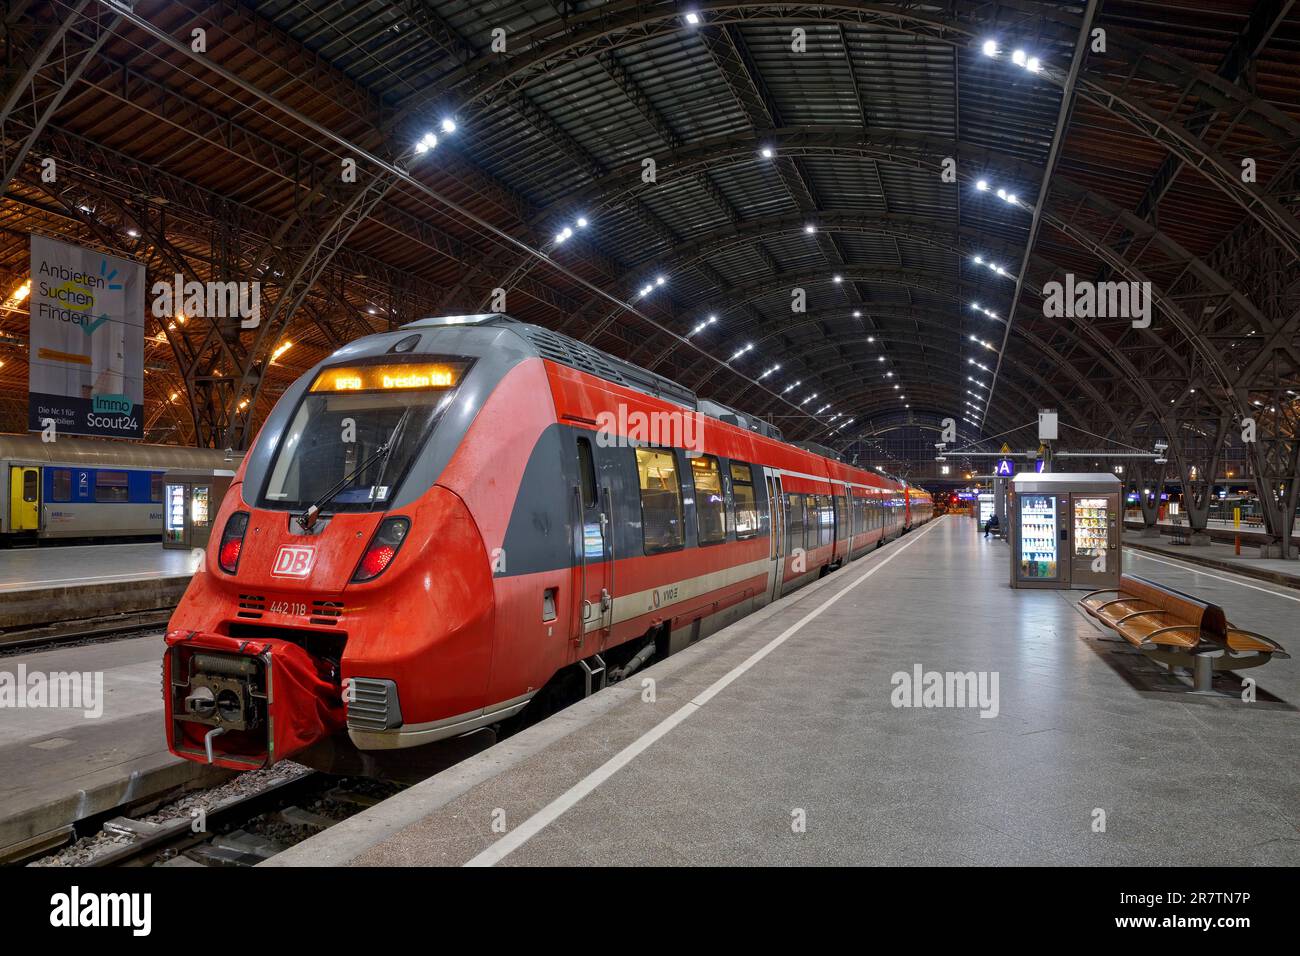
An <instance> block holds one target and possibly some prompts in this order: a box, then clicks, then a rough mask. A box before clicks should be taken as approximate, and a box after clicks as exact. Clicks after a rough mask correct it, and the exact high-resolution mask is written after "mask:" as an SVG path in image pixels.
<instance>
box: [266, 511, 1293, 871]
mask: <svg viewBox="0 0 1300 956" xmlns="http://www.w3.org/2000/svg"><path fill="white" fill-rule="evenodd" d="M1125 561H1126V562H1130V564H1131V566H1132V567H1133V568H1134V569H1135V570H1136V571H1137V572H1138V573H1141V574H1144V575H1146V576H1149V577H1153V578H1156V579H1158V580H1161V581H1164V582H1166V583H1169V584H1171V585H1172V586H1174V587H1179V588H1182V589H1184V590H1190V591H1193V592H1194V593H1203V594H1205V595H1206V596H1207V597H1210V598H1211V599H1213V600H1216V601H1219V602H1221V603H1222V604H1223V605H1224V606H1225V608H1226V609H1227V612H1228V615H1229V616H1230V617H1231V618H1232V619H1233V620H1234V621H1236V622H1237V623H1238V624H1240V625H1241V626H1243V627H1249V628H1251V629H1254V630H1259V631H1261V632H1263V633H1266V634H1270V635H1273V636H1275V637H1276V638H1277V639H1279V640H1280V641H1282V643H1283V644H1288V643H1296V641H1295V638H1294V635H1295V627H1294V623H1293V622H1294V620H1295V619H1296V612H1297V610H1300V607H1298V605H1300V595H1296V594H1294V593H1289V592H1288V591H1287V590H1286V589H1285V588H1275V587H1272V586H1269V585H1265V584H1262V583H1258V582H1254V581H1249V580H1247V579H1242V578H1238V577H1237V576H1235V575H1231V576H1230V575H1226V574H1216V575H1214V576H1213V577H1211V576H1209V575H1206V574H1205V573H1204V572H1202V571H1201V570H1198V569H1195V568H1188V567H1186V566H1178V565H1176V564H1175V563H1174V562H1171V561H1169V560H1168V559H1166V558H1162V557H1156V556H1149V555H1146V554H1142V553H1139V552H1133V551H1129V552H1126V554H1125ZM1009 564H1010V556H1009V554H1008V551H1007V545H1006V544H1005V543H1002V542H999V541H996V540H984V539H983V538H982V536H981V535H980V534H978V533H976V531H975V523H974V520H973V519H970V518H959V517H954V516H949V517H944V518H940V519H939V520H937V521H935V522H933V523H931V524H929V525H927V526H926V527H925V528H922V529H920V530H918V531H915V532H913V533H911V534H908V535H906V536H904V537H903V538H902V539H901V540H900V541H898V542H895V543H892V544H890V545H888V546H887V547H885V548H883V549H881V550H879V551H877V552H875V553H874V554H873V555H871V556H870V557H867V558H864V559H862V560H859V561H857V562H854V563H853V564H851V565H849V566H848V567H847V568H844V569H842V570H840V571H837V572H835V573H834V574H831V575H828V576H827V577H825V578H823V579H822V580H820V581H818V582H817V583H816V584H814V585H812V586H810V587H807V588H804V589H802V590H801V591H798V592H796V593H795V594H793V595H791V596H789V597H787V598H785V599H783V600H781V601H779V602H777V603H775V604H773V605H770V606H769V607H767V608H764V609H763V610H762V611H760V612H758V613H756V614H754V615H751V616H749V617H747V618H745V619H744V620H742V621H739V622H737V623H736V624H734V625H732V626H731V627H729V628H727V629H725V630H723V631H720V632H719V633H718V634H716V635H713V636H712V637H709V638H707V639H705V640H703V641H701V642H700V643H698V644H696V645H693V646H692V647H690V648H688V649H686V650H685V651H683V652H681V653H679V654H677V655H674V656H673V657H671V658H669V659H667V660H665V661H662V662H660V663H657V664H655V665H653V666H651V667H649V668H647V669H646V670H645V671H642V672H638V673H637V674H636V675H634V676H633V677H632V678H631V679H629V680H627V681H625V682H623V683H620V684H618V685H615V686H614V687H612V688H609V689H608V690H605V691H602V692H600V693H597V694H594V695H592V696H591V697H588V698H587V699H585V700H583V701H581V702H579V703H578V704H576V705H574V706H572V707H570V708H568V709H566V710H564V711H562V712H561V713H559V714H557V715H555V716H553V717H551V718H549V719H547V720H545V721H542V722H541V723H539V724H537V725H535V726H533V727H531V728H529V729H527V730H525V731H523V732H521V733H519V734H517V735H515V736H513V737H510V738H508V739H507V740H505V741H503V742H502V743H500V744H497V745H496V746H494V747H491V748H489V749H488V750H485V751H483V752H482V753H480V754H477V755H475V756H473V757H470V758H469V759H467V760H465V761H463V762H462V763H460V764H457V765H456V766H454V767H451V768H450V769H448V770H446V771H443V772H442V773H440V774H438V775H436V776H434V777H431V778H430V779H428V780H426V781H424V782H422V783H420V784H417V785H416V786H414V787H411V788H410V789H408V790H406V791H404V792H403V793H401V794H398V795H397V796H395V797H393V798H391V799H389V800H386V801H384V802H383V803H381V804H379V805H377V806H375V807H373V808H371V809H369V810H367V811H365V812H363V813H361V814H359V815H357V816H355V817H352V818H350V819H349V820H347V821H344V822H343V823H340V824H338V825H336V826H334V827H332V828H330V829H328V830H326V831H324V832H323V833H321V834H319V835H317V836H315V837H312V838H311V839H309V840H307V841H305V842H303V843H300V844H298V845H297V846H295V847H292V848H290V849H289V850H287V851H286V852H284V853H282V854H280V855H278V856H276V857H274V858H272V859H271V860H269V861H268V862H267V863H265V864H263V865H266V866H294V865H312V866H336V865H352V866H374V865H467V864H468V865H493V864H504V865H529V864H535V865H591V864H618V865H674V864H720V865H726V864H813V865H836V864H877V865H881V864H983V865H1006V864H1128V865H1141V864H1160V865H1183V864H1204V865H1212V864H1231V865H1247V864H1286V865H1295V864H1297V863H1300V832H1298V830H1297V827H1298V825H1300V752H1297V748H1296V747H1295V740H1296V737H1297V731H1300V717H1298V715H1297V710H1296V708H1295V706H1294V704H1295V703H1296V702H1297V701H1300V661H1297V660H1275V661H1273V662H1270V664H1269V665H1268V666H1266V667H1262V668H1260V669H1259V670H1256V671H1252V672H1250V673H1251V675H1252V676H1254V677H1255V679H1256V680H1257V681H1258V684H1259V694H1258V700H1257V701H1256V702H1254V703H1245V702H1243V701H1242V700H1241V699H1240V696H1228V695H1227V694H1225V695H1224V696H1201V695H1193V694H1190V693H1188V692H1187V691H1188V689H1189V684H1188V683H1187V682H1186V681H1183V680H1179V679H1178V678H1176V677H1175V676H1173V675H1170V674H1168V673H1167V672H1166V671H1165V670H1164V669H1163V668H1160V667H1158V666H1157V665H1155V664H1154V663H1153V662H1151V661H1150V660H1148V659H1147V658H1145V657H1144V656H1142V655H1140V654H1139V653H1138V652H1136V651H1135V650H1133V649H1132V648H1130V647H1129V646H1128V645H1127V644H1125V643H1123V642H1122V641H1119V640H1118V639H1116V638H1114V636H1113V635H1111V634H1110V633H1109V632H1106V631H1104V630H1102V629H1101V627H1100V626H1099V625H1096V624H1094V623H1093V622H1092V620H1091V619H1089V618H1088V617H1087V616H1086V615H1085V614H1084V613H1083V612H1082V611H1081V610H1080V609H1079V608H1078V607H1077V606H1076V602H1077V600H1078V599H1079V598H1080V597H1081V596H1082V594H1083V592H1080V591H1072V592H1071V591H1051V590H1013V589H1011V588H1010V587H1009V586H1008V583H1007V582H1008V577H1009ZM1292 650H1293V651H1294V650H1295V648H1292ZM918 671H920V672H929V671H937V672H972V671H973V672H976V673H977V674H982V675H983V677H984V679H985V683H984V684H983V685H982V686H983V687H984V689H986V690H987V691H988V693H987V694H985V695H983V698H982V699H981V700H980V701H978V702H971V703H972V704H977V705H974V706H966V707H958V706H942V707H924V706H915V707H908V706H895V705H896V704H900V703H902V700H901V696H900V694H901V688H902V687H903V686H905V685H907V684H910V681H911V680H912V679H913V678H914V677H915V675H917V673H918ZM995 675H996V679H997V683H996V685H995V684H994V683H993V681H994V677H995ZM647 681H651V682H652V684H647V683H646V682H647ZM1225 683H1231V681H1228V682H1225ZM995 686H996V693H994V692H993V689H994V687H995ZM651 688H652V689H653V695H651V694H650V693H649V690H650V689H651ZM1224 690H1225V691H1227V692H1228V693H1229V694H1230V693H1231V691H1232V690H1233V688H1232V687H1230V686H1229V687H1225V688H1224ZM918 696H919V694H918ZM982 714H989V716H987V717H985V716H982ZM994 714H995V716H994ZM1103 824H1104V825H1103Z"/></svg>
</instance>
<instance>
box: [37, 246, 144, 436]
mask: <svg viewBox="0 0 1300 956" xmlns="http://www.w3.org/2000/svg"><path fill="white" fill-rule="evenodd" d="M144 284H145V270H144V265H143V264H142V263H139V262H135V261H132V260H130V259H120V258H118V257H117V256H110V255H105V254H104V253H101V252H96V251H94V250H93V249H86V248H83V247H81V246H74V245H72V244H70V243H66V242H60V241H59V240H57V239H49V238H47V237H45V236H38V235H36V234H35V233H33V234H32V293H31V330H30V338H29V342H30V345H29V349H30V351H29V355H28V366H29V368H30V369H31V372H30V377H29V379H28V389H29V397H28V405H27V427H28V429H29V430H31V431H40V430H42V429H43V428H45V427H46V426H47V424H48V422H49V421H50V420H51V419H52V420H53V421H54V423H55V426H56V428H57V434H60V435H98V436H101V437H112V438H143V437H144V427H143V421H144Z"/></svg>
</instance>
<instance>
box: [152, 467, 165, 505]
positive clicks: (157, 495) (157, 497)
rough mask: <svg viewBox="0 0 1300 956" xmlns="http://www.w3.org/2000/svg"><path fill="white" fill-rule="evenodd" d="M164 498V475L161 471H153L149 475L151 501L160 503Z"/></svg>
mask: <svg viewBox="0 0 1300 956" xmlns="http://www.w3.org/2000/svg"><path fill="white" fill-rule="evenodd" d="M162 498H163V473H162V472H161V471H151V472H150V473H149V500H150V501H154V502H158V501H162Z"/></svg>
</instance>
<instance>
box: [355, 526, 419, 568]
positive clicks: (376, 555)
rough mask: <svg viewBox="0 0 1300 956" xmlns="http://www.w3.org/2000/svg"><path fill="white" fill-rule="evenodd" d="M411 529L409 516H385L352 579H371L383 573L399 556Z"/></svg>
mask: <svg viewBox="0 0 1300 956" xmlns="http://www.w3.org/2000/svg"><path fill="white" fill-rule="evenodd" d="M410 530H411V519H409V518H385V519H384V521H383V523H382V524H380V526H379V530H378V531H376V532H375V536H374V538H372V539H371V541H370V546H369V547H367V548H366V553H365V554H364V555H362V556H361V563H360V564H358V565H357V570H356V573H355V574H353V575H352V580H353V581H356V582H359V581H371V580H374V579H375V578H377V577H379V575H381V574H383V573H384V569H385V568H387V567H388V566H389V565H390V564H392V562H393V558H395V557H397V552H398V550H399V549H400V548H401V547H402V542H403V541H405V540H406V533H407V532H408V531H410Z"/></svg>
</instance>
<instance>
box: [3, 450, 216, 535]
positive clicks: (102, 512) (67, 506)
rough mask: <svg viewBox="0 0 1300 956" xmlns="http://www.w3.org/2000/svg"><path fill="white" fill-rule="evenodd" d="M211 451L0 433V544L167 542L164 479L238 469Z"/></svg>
mask: <svg viewBox="0 0 1300 956" xmlns="http://www.w3.org/2000/svg"><path fill="white" fill-rule="evenodd" d="M237 463H238V459H237V458H231V457H230V456H228V455H226V454H225V453H223V452H220V451H213V450H211V449H206V448H182V447H179V446H175V445H146V444H142V443H141V442H131V441H110V440H105V439H94V438H59V439H57V440H55V441H52V442H45V441H42V440H41V436H40V435H0V475H2V476H3V479H4V494H3V498H0V544H16V543H21V542H32V541H39V540H43V539H49V538H109V537H112V538H131V537H151V538H160V537H162V531H163V474H164V473H165V472H167V471H168V469H175V468H192V469H201V468H222V467H225V468H227V469H232V470H233V469H234V468H235V467H236V465H237Z"/></svg>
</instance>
